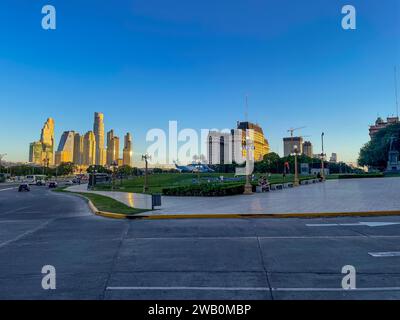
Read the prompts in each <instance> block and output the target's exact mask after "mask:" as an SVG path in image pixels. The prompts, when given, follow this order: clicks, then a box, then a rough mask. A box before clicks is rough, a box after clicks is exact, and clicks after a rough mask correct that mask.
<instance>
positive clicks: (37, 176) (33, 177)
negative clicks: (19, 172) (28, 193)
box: [25, 174, 46, 184]
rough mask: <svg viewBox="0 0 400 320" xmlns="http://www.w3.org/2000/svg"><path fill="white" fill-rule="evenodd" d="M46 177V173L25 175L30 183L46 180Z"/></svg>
mask: <svg viewBox="0 0 400 320" xmlns="http://www.w3.org/2000/svg"><path fill="white" fill-rule="evenodd" d="M45 179H46V175H44V174H31V175H28V176H26V177H25V181H26V182H27V183H28V184H36V182H38V181H42V180H43V181H44V180H45Z"/></svg>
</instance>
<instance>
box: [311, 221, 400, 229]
mask: <svg viewBox="0 0 400 320" xmlns="http://www.w3.org/2000/svg"><path fill="white" fill-rule="evenodd" d="M397 224H400V222H357V223H312V224H306V226H307V227H339V226H340V227H352V226H367V227H371V228H374V227H386V226H393V225H397Z"/></svg>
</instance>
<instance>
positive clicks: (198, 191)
mask: <svg viewBox="0 0 400 320" xmlns="http://www.w3.org/2000/svg"><path fill="white" fill-rule="evenodd" d="M243 192H244V185H243V184H211V183H206V184H197V185H188V186H182V187H173V188H163V189H162V194H163V195H165V196H187V197H188V196H190V197H223V196H232V195H237V194H242V193H243Z"/></svg>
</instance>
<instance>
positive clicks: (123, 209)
mask: <svg viewBox="0 0 400 320" xmlns="http://www.w3.org/2000/svg"><path fill="white" fill-rule="evenodd" d="M64 189H65V187H60V188H57V189H54V190H53V191H54V192H66V193H71V194H74V193H75V194H79V195H81V196H84V197H85V198H87V199H89V200H90V201H92V203H93V204H94V206H95V207H96V208H97V209H98V210H100V211H105V212H113V213H123V214H137V213H141V212H146V211H149V210H146V209H136V208H131V207H129V206H127V205H125V204H123V203H122V202H119V201H117V200H114V199H112V198H109V197H105V196H102V195H99V194H95V193H88V192H70V191H66V190H64Z"/></svg>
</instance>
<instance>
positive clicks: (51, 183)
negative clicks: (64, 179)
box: [49, 181, 57, 189]
mask: <svg viewBox="0 0 400 320" xmlns="http://www.w3.org/2000/svg"><path fill="white" fill-rule="evenodd" d="M49 188H50V189H52V188H57V182H55V181H50V182H49Z"/></svg>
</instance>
